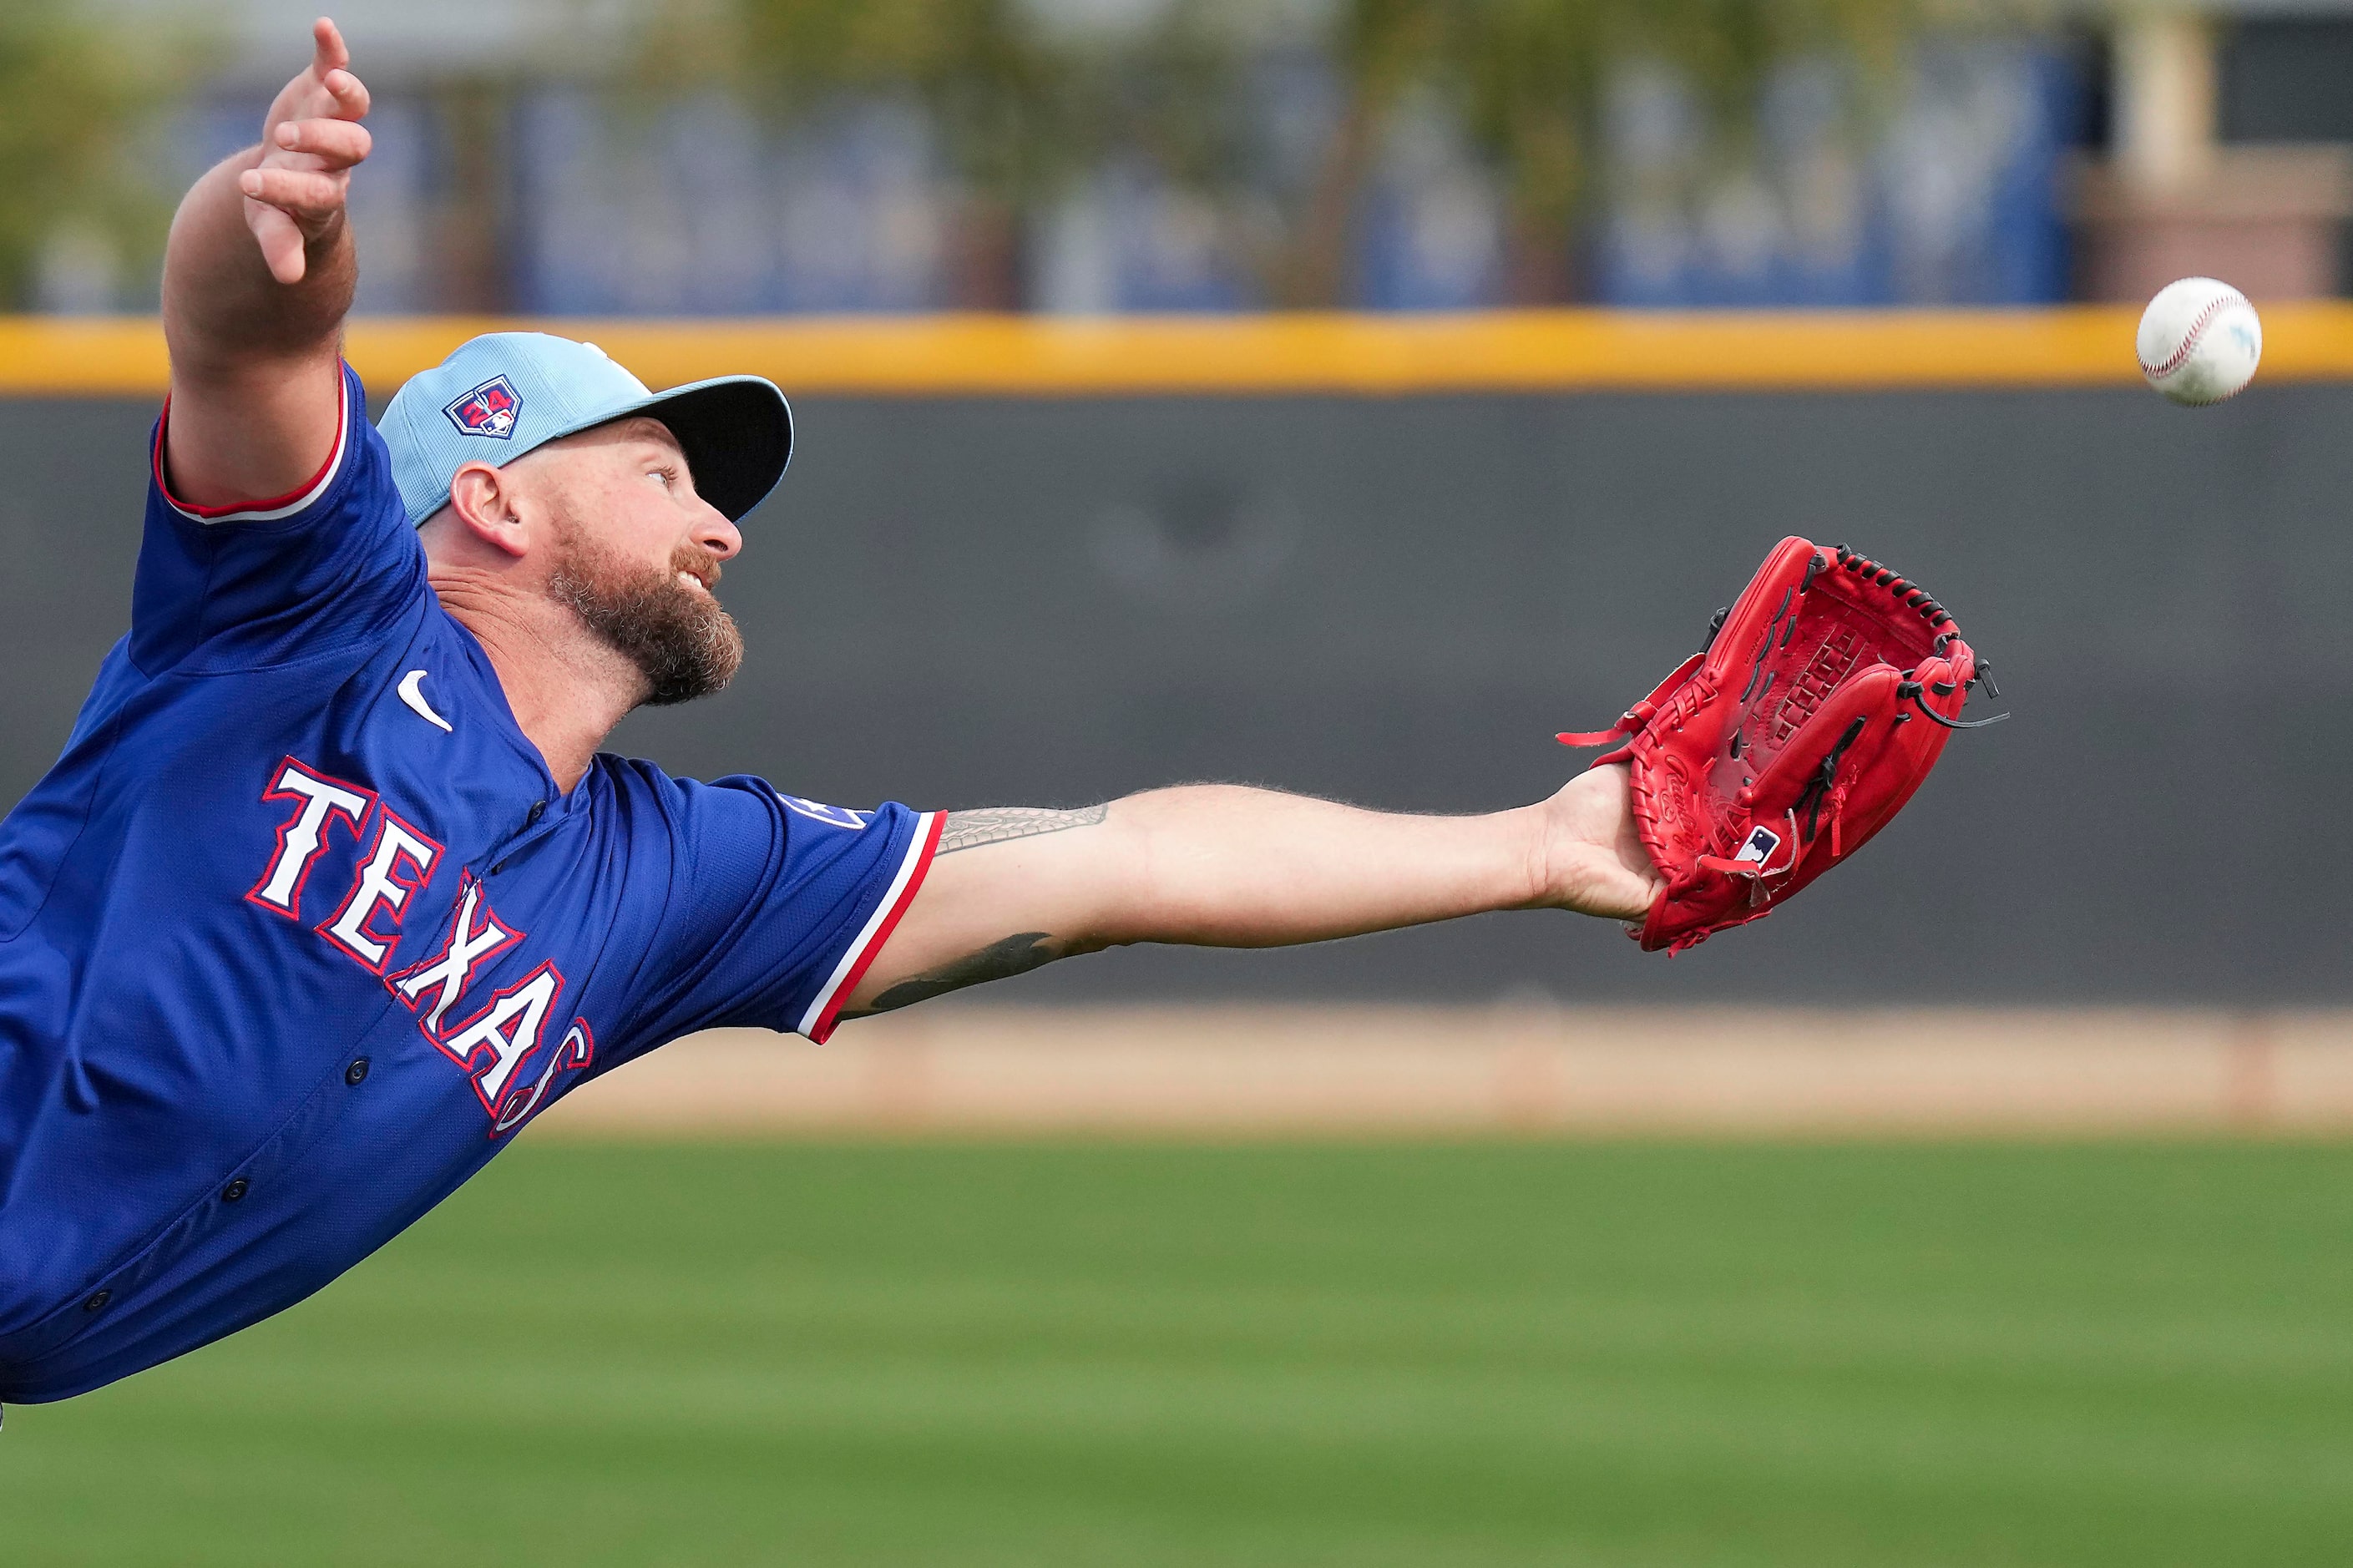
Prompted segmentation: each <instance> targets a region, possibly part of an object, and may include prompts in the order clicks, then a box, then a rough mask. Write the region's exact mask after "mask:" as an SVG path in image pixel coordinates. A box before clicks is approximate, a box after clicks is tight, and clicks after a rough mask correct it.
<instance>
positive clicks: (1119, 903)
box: [842, 767, 1658, 1018]
mask: <svg viewBox="0 0 2353 1568" xmlns="http://www.w3.org/2000/svg"><path fill="white" fill-rule="evenodd" d="M1657 889H1658V881H1657V874H1656V872H1655V871H1654V870H1653V869H1652V868H1651V859H1650V856H1649V855H1648V854H1647V853H1646V852H1645V851H1644V849H1643V848H1642V845H1641V839H1640V838H1639V837H1636V835H1635V832H1634V826H1633V818H1632V814H1631V813H1630V810H1629V809H1628V805H1627V790H1626V770H1625V769H1624V768H1622V767H1609V768H1597V769H1595V770H1593V771H1592V772H1590V773H1585V774H1582V775H1580V776H1579V777H1578V778H1577V779H1576V780H1574V781H1573V782H1571V783H1570V784H1568V785H1567V787H1566V788H1564V789H1563V790H1561V791H1560V793H1558V794H1557V795H1554V796H1553V797H1552V798H1551V799H1549V800H1547V801H1545V802H1543V803H1542V804H1540V805H1533V806H1526V807H1523V808H1521V809H1519V810H1516V811H1505V812H1498V813H1495V814H1494V815H1493V816H1392V815H1389V814H1387V813H1382V812H1374V811H1363V810H1359V809H1357V808H1356V807H1354V806H1346V805H1335V804H1333V803H1332V802H1329V801H1322V800H1310V799H1305V798H1303V797H1301V796H1298V795H1280V794H1276V793H1274V792H1273V791H1271V790H1259V789H1245V788H1240V787H1238V786H1234V785H1227V784H1196V785H1190V786H1187V787H1184V788H1180V789H1165V790H1154V791H1151V792H1149V793H1147V794H1145V795H1131V796H1129V797H1128V798H1126V799H1124V800H1118V801H1113V803H1111V804H1110V805H1098V806H1091V807H1088V808H1087V809H1085V810H1082V811H1041V810H1034V809H1029V808H1022V807H1002V808H997V809H992V810H985V811H959V812H952V813H950V814H949V816H948V819H947V823H946V826H944V829H943V830H942V832H941V835H940V847H939V858H938V859H937V860H935V861H934V864H933V867H932V868H931V872H930V874H929V875H928V876H927V877H926V878H925V879H924V881H923V889H922V891H920V892H919V893H917V894H916V896H915V900H914V902H913V904H912V905H910V906H909V908H908V910H907V914H906V916H905V918H904V919H903V920H902V921H900V923H899V926H898V929H897V930H896V931H894V932H893V933H892V937H891V940H890V942H889V944H888V945H887V946H885V947H884V948H883V950H882V952H881V954H880V955H879V956H878V957H877V958H876V960H875V962H874V964H873V966H872V967H871V969H869V970H868V971H867V973H866V974H865V975H864V976H863V977H862V978H861V979H860V982H859V984H858V988H857V989H856V990H855V991H854V992H852V993H851V994H850V998H849V1005H847V1006H846V1007H845V1008H844V1009H843V1011H842V1016H843V1017H845V1018H853V1017H860V1016H865V1015H868V1014H871V1013H881V1012H888V1011H889V1010H891V1009H892V1008H894V1007H903V1006H906V1005H909V1004H910V1003H914V1002H921V1001H923V1000H925V999H926V998H929V997H933V996H937V995H941V994H944V993H946V992H950V991H955V990H960V989H962V988H963V987H965V986H966V985H973V984H979V983H980V982H982V981H985V980H998V979H1002V978H1004V977H1005V976H1007V975H1010V974H1019V973H1023V972H1024V971H1027V970H1031V969H1035V968H1037V967H1038V966H1039V964H1042V963H1050V962H1051V961H1052V960H1054V959H1057V958H1063V957H1067V956H1069V955H1071V954H1072V953H1079V952H1100V951H1101V950H1102V949H1103V948H1106V947H1114V946H1120V945H1123V944H1125V943H1130V942H1181V943H1187V944H1189V945H1192V946H1197V947H1282V946H1288V945H1291V944H1293V943H1297V942H1324V941H1327V940H1329V939H1331V938H1333V937H1342V936H1356V935H1360V934H1362V933H1364V932H1366V931H1388V930H1392V929H1394V928H1396V927H1398V926H1409V925H1422V924H1426V923H1428V922H1430V921H1443V920H1452V919H1455V918H1456V917H1458V916H1461V915H1472V914H1480V913H1483V912H1485V911H1487V910H1523V909H1564V910H1577V911H1578V912H1580V913H1584V914H1591V915H1602V916H1608V917H1611V918H1614V919H1619V920H1638V919H1640V918H1641V916H1642V915H1643V914H1644V913H1645V912H1646V911H1647V910H1649V909H1650V906H1651V899H1652V897H1653V896H1654V895H1655V893H1656V891H1657Z"/></svg>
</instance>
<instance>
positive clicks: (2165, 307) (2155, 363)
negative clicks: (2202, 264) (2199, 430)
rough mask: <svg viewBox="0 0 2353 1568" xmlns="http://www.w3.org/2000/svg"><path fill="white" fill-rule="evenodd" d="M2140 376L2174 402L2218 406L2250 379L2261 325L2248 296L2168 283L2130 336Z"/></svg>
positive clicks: (2199, 284)
mask: <svg viewBox="0 0 2353 1568" xmlns="http://www.w3.org/2000/svg"><path fill="white" fill-rule="evenodd" d="M2133 347H2134V348H2135V349H2136V350H2137V351H2138V352H2139V354H2140V373H2141V374H2143V375H2145V376H2147V377H2148V384H2150V385H2151V386H2153V387H2155V388H2157V389H2158V391H2159V392H2161V393H2163V394H2165V395H2166V396H2168V397H2170V398H2171V399H2173V401H2174V402H2176V403H2188V404H2200V403H2220V402H2221V401H2222V399H2224V398H2226V397H2229V396H2230V395H2232V394H2233V393H2236V392H2237V391H2238V390H2239V389H2240V388H2241V387H2242V386H2244V385H2246V384H2247V383H2248V382H2250V381H2252V380H2253V379H2254V375H2255V365H2256V363H2258V362H2260V361H2261V360H2262V359H2263V322H2262V321H2260V320H2258V319H2257V318H2256V315H2255V308H2254V307H2253V305H2250V304H2248V303H2247V297H2246V296H2245V295H2244V294H2242V293H2240V292H2239V291H2238V290H2237V289H2233V288H2232V287H2231V286H2230V285H2229V284H2228V283H2222V282H2218V281H2217V280H2216V279H2211V278H2184V279H2181V280H2180V281H2179V282H2178V283H2168V284H2167V285H2166V286H2165V287H2164V288H2162V289H2158V291H2157V298H2156V299H2154V300H2150V301H2149V302H2148V309H2147V310H2143V311H2142V312H2141V316H2140V331H2138V332H2137V333H2135V334H2134V336H2133Z"/></svg>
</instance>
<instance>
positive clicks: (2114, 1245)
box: [0, 1143, 2353, 1568]
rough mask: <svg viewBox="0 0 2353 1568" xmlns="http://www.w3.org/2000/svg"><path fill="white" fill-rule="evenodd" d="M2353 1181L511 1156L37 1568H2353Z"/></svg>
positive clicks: (1847, 1169)
mask: <svg viewBox="0 0 2353 1568" xmlns="http://www.w3.org/2000/svg"><path fill="white" fill-rule="evenodd" d="M2348 1558H2353V1148H2344V1147H2327V1146H2295V1145H2180V1146H2097V1145H2094V1146H2084V1147H2029V1146H1998V1145H1949V1146H1935V1145H1930V1146H1901V1145H1889V1146H1862V1147H1820V1148H1808V1147H1775V1146H1769V1145H1757V1146H1725V1145H1707V1144H1658V1143H1649V1144H1624V1145H1598V1146H1597V1145H1583V1146H1576V1145H1541V1144H1485V1145H1466V1146H1426V1145H1382V1146H1349V1145H1340V1146H1324V1147H1273V1148H1268V1147H1248V1146H1240V1147H1232V1148H1182V1147H1163V1146H1121V1145H1079V1144H1070V1145H1050V1146H986V1145H971V1146H955V1145H945V1146H944V1145H936V1144H933V1145H911V1146H903V1147H902V1146H890V1145H880V1144H874V1145H856V1146H825V1147H811V1146H805V1145H779V1146H773V1147H754V1146H732V1147H674V1148H642V1147H621V1146H616V1147H584V1146H578V1145H569V1146H567V1145H554V1144H551V1145H548V1146H544V1147H532V1146H528V1145H527V1146H526V1147H524V1148H522V1149H521V1150H518V1151H517V1152H513V1153H512V1154H510V1155H508V1156H506V1157H504V1158H503V1159H501V1161H500V1162H498V1163H496V1164H495V1165H493V1166H492V1167H491V1171H490V1172H489V1173H487V1174H486V1175H484V1176H483V1177H482V1178H481V1179H480V1180H479V1181H477V1182H476V1183H475V1184H473V1185H472V1186H470V1187H469V1188H468V1189H467V1190H466V1191H465V1192H463V1193H461V1194H459V1196H458V1197H457V1198H456V1199H454V1200H453V1201H451V1202H450V1203H449V1204H448V1205H446V1206H445V1207H444V1208H443V1209H441V1210H440V1211H439V1212H438V1213H437V1214H435V1215H432V1216H431V1217H430V1218H428V1219H427V1221H426V1222H425V1223H424V1224H423V1225H421V1226H418V1227H417V1229H416V1230H415V1231H413V1232H412V1233H410V1235H408V1236H407V1237H404V1238H403V1239H402V1240H400V1241H399V1242H397V1243H396V1244H395V1245H394V1246H393V1247H390V1248H389V1249H387V1250H386V1251H385V1253H383V1254H382V1255H381V1256H379V1257H378V1258H375V1259H374V1260H373V1261H371V1262H369V1263H368V1264H367V1265H365V1266H364V1267H363V1268H360V1269H358V1270H357V1271H356V1272H354V1273H353V1274H352V1275H351V1276H349V1277H348V1278H346V1279H343V1281H342V1282H341V1283H339V1284H337V1285H336V1286H335V1287H334V1288H333V1289H330V1290H328V1291H327V1292H325V1293H324V1294H323V1295H322V1296H321V1297H319V1298H317V1299H316V1300H312V1301H311V1302H309V1303H307V1304H305V1305H304V1306H302V1307H301V1308H298V1309H297V1310H294V1311H292V1312H290V1313H288V1314H286V1315H285V1316H283V1317H280V1318H279V1319H278V1320H276V1321H273V1322H270V1323H269V1324H266V1325H264V1326H263V1327H261V1328H259V1329H258V1330H255V1331H250V1332H248V1333H247V1334H245V1335H243V1336H241V1337H239V1338H237V1339H235V1340H232V1341H230V1342H227V1343H224V1344H220V1345H216V1346H214V1347H213V1348H212V1349H210V1350H208V1351H206V1352H202V1353H200V1354H198V1355H195V1356H193V1357H190V1358H187V1359H185V1360H184V1361H182V1362H180V1363H175V1364H174V1365H171V1366H167V1367H164V1368H163V1369H161V1370H159V1371H156V1372H152V1373H146V1374H144V1375H143V1376H141V1377H137V1378H134V1379H132V1380H131V1381H129V1382H128V1383H125V1384H118V1385H116V1386H115V1387H113V1388H111V1389H107V1390H104V1391H101V1392H100V1393H98V1394H91V1395H89V1396H86V1397H84V1398H82V1399H79V1400H77V1401H72V1402H69V1403H68V1404H65V1405H49V1406H34V1407H23V1406H20V1407H13V1408H11V1409H10V1410H9V1412H8V1418H7V1426H6V1430H5V1434H0V1562H5V1563H8V1564H10V1565H12V1568H13V1565H16V1564H25V1565H27V1568H30V1565H33V1564H47V1563H223V1564H238V1565H240V1568H243V1565H249V1564H256V1563H335V1564H374V1563H434V1564H442V1563H466V1564H476V1563H554V1564H564V1565H566V1568H580V1565H586V1564H599V1563H807V1564H829V1563H850V1564H870V1563H871V1564H885V1563H888V1564H934V1563H972V1564H990V1565H997V1564H1004V1565H1012V1564H1024V1565H1055V1564H1065V1563H1117V1564H1163V1563H1166V1564H1176V1563H1187V1564H1191V1563H1262V1564H1268V1565H1276V1564H1281V1565H1283V1568H1301V1565H1307V1564H1348V1565H1350V1568H1371V1565H1384V1564H1405V1563H1414V1564H1425V1563H1427V1564H1471V1563H1482V1564H1485V1563H1497V1564H1523V1563H1526V1564H1534V1563H1545V1564H1578V1563H1625V1564H1645V1565H1648V1564H1660V1565H1665V1564H1676V1565H1684V1564H1727V1565H1729V1564H1743V1565H1746V1564H1788V1565H1791V1568H1797V1565H1804V1568H1830V1565H1835V1564H1866V1563H1867V1564H1874V1565H1876V1564H1906V1565H1909V1564H1945V1563H1969V1564H2004V1565H2011V1564H2020V1565H2023V1564H2043V1563H2070V1564H2073V1563H2117V1564H2130V1565H2132V1568H2156V1565H2159V1564H2192V1563H2195V1564H2200V1565H2210V1564H2219V1563H2264V1564H2271V1565H2280V1564H2289V1563H2330V1564H2341V1563H2345V1562H2346V1561H2348Z"/></svg>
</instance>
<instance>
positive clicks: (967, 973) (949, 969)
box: [841, 828, 1062, 1018]
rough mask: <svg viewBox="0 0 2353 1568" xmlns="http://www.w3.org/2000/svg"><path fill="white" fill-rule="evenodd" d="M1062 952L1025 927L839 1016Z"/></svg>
mask: <svg viewBox="0 0 2353 1568" xmlns="http://www.w3.org/2000/svg"><path fill="white" fill-rule="evenodd" d="M1039 831H1040V832H1047V833H1050V832H1052V831H1053V829H1051V828H1041V829H1039ZM1061 956H1062V955H1061V954H1060V953H1059V952H1055V951H1054V947H1053V938H1051V937H1050V936H1049V935H1047V934H1046V933H1045V932H1044V931H1023V932H1022V933H1021V934H1020V935H1018V936H1008V937H1007V938H1006V939H1005V940H1004V941H1003V942H991V943H989V944H988V945H987V947H984V948H982V949H981V950H980V951H979V952H973V953H967V954H965V956H964V957H962V958H959V959H957V960H955V962H954V963H944V964H942V965H940V967H939V968H937V969H934V970H933V971H932V972H931V973H928V974H918V975H915V976H914V977H913V978H912V979H908V980H902V981H901V982H899V984H896V985H893V986H892V987H891V989H889V990H888V991H885V992H884V993H882V994H881V995H880V996H877V997H876V998H874V1000H873V1001H872V1002H871V1003H870V1004H869V1005H866V1006H864V1007H860V1008H858V1009H856V1010H855V1011H851V1012H845V1013H843V1014H842V1015H841V1016H843V1017H845V1018H871V1017H872V1016H874V1015H875V1014H877V1013H888V1012H890V1011H892V1009H893V1008H897V1007H911V1006H913V1005H915V1004H916V1003H918V1002H928V1001H930V1000H931V999H932V998H933V997H934V996H944V995H946V994H948V993H949V992H951V991H961V990H963V989H964V988H965V986H967V985H978V984H981V983H982V982H984V981H988V980H1003V979H1006V978H1007V977H1008V976H1010V975H1015V974H1027V973H1029V971H1031V970H1033V969H1035V968H1037V967H1038V966H1039V964H1041V963H1052V962H1053V961H1054V960H1056V959H1058V958H1060V957H1061Z"/></svg>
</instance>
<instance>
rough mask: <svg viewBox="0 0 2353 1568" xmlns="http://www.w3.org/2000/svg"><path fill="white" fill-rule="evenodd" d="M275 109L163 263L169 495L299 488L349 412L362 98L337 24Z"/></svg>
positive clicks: (199, 497) (183, 220)
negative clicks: (345, 345) (353, 212)
mask: <svg viewBox="0 0 2353 1568" xmlns="http://www.w3.org/2000/svg"><path fill="white" fill-rule="evenodd" d="M311 45H312V53H311V64H310V66H309V68H306V69H305V70H304V71H303V72H302V74H301V75H300V76H298V77H296V78H295V79H293V80H292V81H290V82H288V83H287V84H286V87H285V89H284V90H283V91H281V92H280V93H279V95H278V99H277V101H276V102H274V103H272V104H271V105H270V106H269V117H268V119H267V120H266V121H264V122H263V124H262V133H261V145H259V146H258V147H248V149H246V150H245V151H244V152H242V153H237V155H235V156H234V157H231V158H229V159H227V160H226V161H225V162H223V163H219V164H218V165H216V166H215V167H214V168H213V169H212V170H211V171H210V172H209V173H207V174H206V175H205V176H204V178H202V179H200V180H198V181H197V182H196V184H195V186H194V188H192V189H191V190H190V191H189V192H188V195H187V197H186V199H185V200H184V201H182V202H181V204H180V211H179V215H178V216H176V217H175V218H174V219H173V222H172V238H171V243H170V245H169V247H167V248H166V250H165V252H164V340H165V342H167V343H168V344H169V345H170V347H171V351H172V416H171V420H170V425H169V428H168V430H167V432H166V437H165V441H166V445H165V453H164V456H165V460H166V461H167V463H168V464H169V471H170V476H171V480H172V489H173V493H174V495H176V496H177V497H178V498H179V499H180V500H184V501H187V502H189V503H190V504H192V505H195V506H228V505H233V504H235V503H237V502H240V501H252V500H263V499H266V498H269V497H275V496H280V495H285V494H287V493H289V492H291V491H294V490H298V489H301V488H302V486H303V485H304V484H305V483H307V482H308V481H309V480H310V479H311V476H313V475H314V474H316V473H317V472H318V471H319V469H320V468H322V466H323V465H324V464H325V463H326V461H327V458H328V457H329V455H330V454H331V453H332V451H333V449H334V443H335V430H336V426H337V422H338V421H339V420H340V419H341V418H342V416H343V370H342V365H341V358H342V332H343V313H344V311H346V310H349V309H350V308H351V303H352V287H353V281H354V279H355V278H356V276H357V270H356V268H355V266H354V263H353V254H352V237H351V229H350V226H349V225H347V224H346V223H345V222H344V219H343V198H344V194H345V191H346V189H347V187H348V186H349V184H350V183H351V171H352V168H353V165H355V164H357V163H359V162H360V161H361V160H362V159H364V158H365V157H366V156H367V154H368V133H367V131H366V129H365V128H364V126H362V125H361V124H360V123H359V121H360V119H361V118H362V117H363V116H364V115H365V114H366V113H367V108H368V95H367V89H366V88H365V87H363V86H362V85H361V84H360V80H359V79H358V78H357V77H355V76H353V75H352V73H351V72H350V71H349V70H348V69H347V68H346V67H348V66H349V65H350V63H351V53H350V51H349V50H348V49H346V48H345V47H343V35H342V34H341V33H339V32H337V31H336V30H335V25H334V24H333V23H332V22H330V21H327V20H325V19H323V18H322V19H321V20H320V21H319V22H318V23H316V24H315V25H314V26H313V27H312V29H311Z"/></svg>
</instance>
